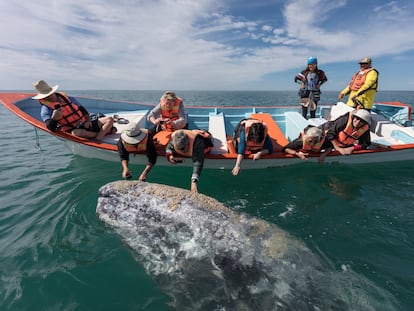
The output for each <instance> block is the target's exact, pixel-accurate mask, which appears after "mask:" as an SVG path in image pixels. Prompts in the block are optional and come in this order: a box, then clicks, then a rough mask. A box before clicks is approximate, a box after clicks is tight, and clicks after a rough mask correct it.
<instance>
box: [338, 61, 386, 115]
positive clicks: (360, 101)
mask: <svg viewBox="0 0 414 311" xmlns="http://www.w3.org/2000/svg"><path fill="white" fill-rule="evenodd" d="M371 63H372V60H371V58H369V57H364V58H363V59H361V60H360V61H359V66H360V69H359V70H358V72H356V73H355V74H354V75H353V77H352V79H351V82H349V84H348V85H347V86H346V87H345V88H344V89H343V90H342V91H341V92H340V93H339V95H338V100H342V99H343V98H344V97H345V96H346V95H348V94H349V96H348V101H347V103H346V104H347V105H348V106H351V107H353V108H356V109H361V108H363V109H367V110H368V111H371V109H372V106H373V105H374V100H375V94H376V92H377V88H378V75H379V73H378V71H377V70H376V69H375V68H374V67H372V65H371Z"/></svg>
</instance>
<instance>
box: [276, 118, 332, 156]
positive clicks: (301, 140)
mask: <svg viewBox="0 0 414 311" xmlns="http://www.w3.org/2000/svg"><path fill="white" fill-rule="evenodd" d="M331 149H332V145H331V143H330V142H329V141H327V140H326V133H324V132H323V130H322V129H321V128H320V127H316V126H311V125H309V126H307V127H306V128H305V129H304V130H303V131H302V132H301V133H300V135H299V137H298V138H296V139H295V140H293V141H291V142H290V143H288V144H287V145H286V146H284V147H283V149H282V151H284V152H286V153H287V154H291V155H295V156H297V157H298V158H300V159H302V160H307V158H306V156H308V155H309V153H311V152H315V153H321V150H325V152H323V153H321V155H320V157H319V160H318V162H324V161H325V157H326V155H327V154H328V153H329V152H330V151H331Z"/></svg>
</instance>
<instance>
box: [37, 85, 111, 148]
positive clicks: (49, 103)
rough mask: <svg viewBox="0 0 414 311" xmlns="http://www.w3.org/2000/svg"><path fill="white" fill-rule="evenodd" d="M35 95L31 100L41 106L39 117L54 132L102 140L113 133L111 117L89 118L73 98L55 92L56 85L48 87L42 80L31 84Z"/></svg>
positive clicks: (83, 108)
mask: <svg viewBox="0 0 414 311" xmlns="http://www.w3.org/2000/svg"><path fill="white" fill-rule="evenodd" d="M33 86H34V88H35V89H36V91H37V95H36V96H33V97H32V98H33V99H37V100H39V103H40V104H41V110H40V115H41V117H42V120H43V122H45V124H46V127H47V128H48V129H49V130H51V131H55V130H57V129H59V130H61V131H63V132H70V133H72V135H75V136H78V137H83V138H89V139H93V138H96V139H97V140H102V139H103V137H104V136H105V135H107V134H110V133H111V132H112V131H113V126H112V125H113V123H114V119H113V118H112V117H105V116H103V117H97V116H96V115H95V116H93V117H92V118H91V116H90V115H89V113H88V111H87V110H86V109H85V107H83V106H82V105H81V104H80V103H79V102H78V101H77V100H76V99H75V98H74V97H72V96H68V95H66V94H65V93H63V92H56V90H57V89H58V87H59V86H58V85H55V86H54V87H50V86H49V85H48V84H47V83H46V82H45V81H44V80H39V81H37V82H34V83H33Z"/></svg>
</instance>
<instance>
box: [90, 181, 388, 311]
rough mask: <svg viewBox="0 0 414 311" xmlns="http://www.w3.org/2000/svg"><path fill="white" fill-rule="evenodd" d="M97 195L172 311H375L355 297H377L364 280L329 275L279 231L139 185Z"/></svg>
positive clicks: (212, 203)
mask: <svg viewBox="0 0 414 311" xmlns="http://www.w3.org/2000/svg"><path fill="white" fill-rule="evenodd" d="M99 193H100V197H99V199H98V205H97V208H96V212H97V215H98V217H99V218H100V219H101V220H102V221H104V222H105V223H107V224H108V225H109V226H111V227H112V228H113V229H114V230H115V231H116V232H117V233H118V234H119V235H120V236H121V237H122V239H123V241H125V243H126V244H127V245H128V246H129V247H130V248H131V250H132V251H133V254H134V256H135V257H136V259H137V260H138V261H139V262H140V263H141V264H142V265H143V266H144V268H145V270H146V271H147V273H148V274H150V275H151V276H152V277H153V278H154V280H155V281H156V282H157V284H159V286H160V287H161V288H162V289H163V290H164V291H165V292H166V293H167V294H168V295H170V296H171V297H172V300H173V301H172V304H173V305H174V306H175V307H176V309H177V310H255V311H257V310H376V309H375V305H376V301H375V300H374V301H371V300H370V299H367V297H366V296H367V295H366V293H361V286H362V288H364V287H365V288H370V289H371V290H375V291H376V292H378V291H379V289H377V288H374V287H373V286H372V285H371V283H369V282H368V280H365V279H363V278H359V277H357V276H356V275H355V274H354V273H352V272H350V271H347V272H346V271H340V272H337V271H334V270H333V269H332V268H331V266H330V265H329V264H328V263H327V262H323V261H322V260H321V259H320V258H319V257H318V256H316V255H314V254H313V253H312V252H311V251H310V250H309V248H307V247H306V246H305V245H304V244H303V243H302V242H300V241H299V240H298V239H295V238H294V237H292V236H291V235H290V234H288V233H287V232H286V231H284V230H282V229H280V228H279V227H277V226H276V225H274V224H272V223H268V222H265V221H262V220H260V219H257V218H253V217H250V216H248V215H244V214H240V213H236V212H233V211H232V210H231V209H229V208H227V207H225V206H224V205H223V204H221V203H220V202H218V201H217V200H215V199H213V198H210V197H208V196H205V195H202V194H198V193H193V192H190V191H188V190H184V189H179V188H175V187H170V186H166V185H159V184H150V183H145V182H139V181H136V182H134V181H119V182H113V183H110V184H107V185H105V186H103V187H101V189H100V190H99ZM385 294H386V293H385ZM383 296H384V295H383ZM385 297H387V299H388V296H387V295H385ZM368 298H369V297H368ZM389 299H391V298H389ZM390 303H391V302H390ZM359 305H361V308H358V306H359ZM371 305H374V307H370V306H371ZM355 307H357V308H355ZM381 307H382V305H381Z"/></svg>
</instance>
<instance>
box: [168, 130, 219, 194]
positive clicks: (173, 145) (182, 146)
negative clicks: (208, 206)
mask: <svg viewBox="0 0 414 311" xmlns="http://www.w3.org/2000/svg"><path fill="white" fill-rule="evenodd" d="M212 146H213V143H212V139H211V135H210V133H208V132H207V131H203V130H178V131H175V132H174V133H173V134H172V135H171V140H170V142H169V143H168V145H167V147H166V149H165V156H166V157H167V160H168V161H169V162H170V163H173V164H177V163H181V162H182V159H181V158H179V157H176V156H175V155H178V156H184V157H191V158H192V160H193V174H192V176H191V191H192V192H198V189H197V183H198V180H199V179H200V175H201V171H202V170H203V165H204V154H205V153H208V152H210V150H211V147H212Z"/></svg>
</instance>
